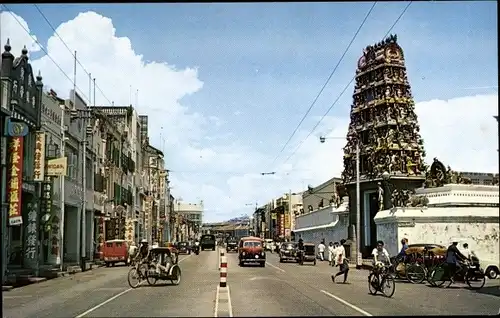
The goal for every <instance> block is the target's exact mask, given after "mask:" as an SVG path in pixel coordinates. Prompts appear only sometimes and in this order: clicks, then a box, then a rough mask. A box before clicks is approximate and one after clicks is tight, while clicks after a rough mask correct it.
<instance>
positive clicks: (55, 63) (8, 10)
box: [2, 4, 90, 103]
mask: <svg viewBox="0 0 500 318" xmlns="http://www.w3.org/2000/svg"><path fill="white" fill-rule="evenodd" d="M2 5H3V6H4V7H5V9H7V12H9V14H10V15H11V16H12V17H13V18H14V20H16V22H17V24H19V26H21V28H23V29H24V31H26V33H27V34H28V35H29V36H30V37H31V39H33V41H35V42H36V44H38V46H39V47H40V49H41V50H42V51H43V52H44V53H45V55H46V56H47V57H48V58H49V59H50V60H51V61H52V63H54V65H55V66H56V67H57V68H58V69H59V71H61V73H63V74H64V76H66V78H67V79H68V80H69V81H70V82H71V84H73V85H74V86H75V87H76V89H77V90H78V91H79V92H80V95H81V96H82V97H84V98H85V99H86V100H87V101H89V103H90V97H87V95H86V94H85V93H84V92H83V91H82V90H81V89H80V87H78V86H77V85H75V82H74V81H73V79H71V77H70V76H69V75H68V74H67V73H66V72H65V71H64V70H63V69H62V68H61V66H60V65H59V64H58V63H57V62H56V61H55V60H54V59H53V58H52V56H50V54H49V53H48V52H47V50H45V48H44V47H43V46H42V44H41V43H40V42H39V41H38V40H37V39H36V38H35V37H34V36H33V35H31V34H30V32H29V31H28V29H26V28H25V27H24V25H23V24H22V23H21V21H19V19H18V18H17V17H16V15H15V14H14V13H13V12H12V10H10V9H9V7H7V6H6V5H5V4H2Z"/></svg>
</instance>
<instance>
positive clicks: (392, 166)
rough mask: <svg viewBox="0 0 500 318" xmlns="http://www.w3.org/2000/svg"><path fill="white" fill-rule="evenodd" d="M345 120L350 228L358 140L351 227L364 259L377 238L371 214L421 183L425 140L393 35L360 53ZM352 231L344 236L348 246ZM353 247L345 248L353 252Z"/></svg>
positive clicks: (351, 238)
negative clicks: (348, 119) (358, 175)
mask: <svg viewBox="0 0 500 318" xmlns="http://www.w3.org/2000/svg"><path fill="white" fill-rule="evenodd" d="M350 117H351V121H350V124H349V128H348V132H347V144H346V146H345V147H344V171H343V173H342V178H343V182H344V185H345V187H346V190H347V192H348V193H349V206H350V216H349V219H350V224H351V225H354V224H356V210H357V209H356V143H357V142H359V173H360V205H361V216H360V226H359V227H358V226H356V228H359V230H360V236H361V237H360V239H361V242H360V250H361V252H362V254H363V256H366V255H367V254H369V253H370V252H371V249H372V248H373V246H374V244H375V243H376V240H377V232H376V225H375V222H374V221H373V218H374V217H375V215H376V213H377V212H378V211H379V210H380V209H387V208H389V207H390V204H391V197H392V196H394V195H397V194H398V193H399V194H402V193H403V192H404V193H406V191H411V190H413V189H415V188H418V187H420V186H421V185H422V183H423V182H424V179H425V170H426V166H425V163H424V157H425V151H424V147H423V144H424V141H423V139H422V138H421V136H420V133H419V130H420V129H419V125H418V121H417V115H416V114H415V103H414V101H413V97H412V94H411V88H410V83H409V81H408V77H407V73H406V67H405V60H404V54H403V49H402V48H401V47H400V46H399V45H398V42H397V36H396V35H390V36H389V37H387V38H386V39H385V40H383V41H381V42H379V43H376V44H375V45H370V46H368V47H366V48H365V49H364V50H363V55H362V56H361V57H360V58H359V60H358V65H357V69H356V82H355V87H354V94H353V103H352V106H351V113H350ZM353 232H354V231H350V233H349V240H348V241H349V242H351V244H353V242H354V239H355V234H354V233H353ZM353 248H354V246H352V247H351V249H350V250H351V251H352V252H355V251H354V250H353ZM351 255H353V254H351ZM354 255H355V254H354ZM351 257H352V256H351Z"/></svg>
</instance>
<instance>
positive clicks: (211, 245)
mask: <svg viewBox="0 0 500 318" xmlns="http://www.w3.org/2000/svg"><path fill="white" fill-rule="evenodd" d="M200 245H201V250H205V249H212V251H215V235H212V234H205V235H202V236H201V239H200Z"/></svg>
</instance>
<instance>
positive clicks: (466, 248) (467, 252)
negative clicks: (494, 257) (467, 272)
mask: <svg viewBox="0 0 500 318" xmlns="http://www.w3.org/2000/svg"><path fill="white" fill-rule="evenodd" d="M462 246H463V250H462V251H461V252H462V255H463V256H465V257H467V259H468V260H469V261H470V260H471V259H470V257H471V255H472V254H471V252H470V250H469V244H467V243H464V244H463V245H462Z"/></svg>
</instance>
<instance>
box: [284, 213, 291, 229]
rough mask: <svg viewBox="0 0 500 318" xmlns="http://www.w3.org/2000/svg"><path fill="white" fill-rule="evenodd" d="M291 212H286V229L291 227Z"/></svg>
mask: <svg viewBox="0 0 500 318" xmlns="http://www.w3.org/2000/svg"><path fill="white" fill-rule="evenodd" d="M290 225H291V224H290V214H289V213H286V214H285V229H290Z"/></svg>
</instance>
